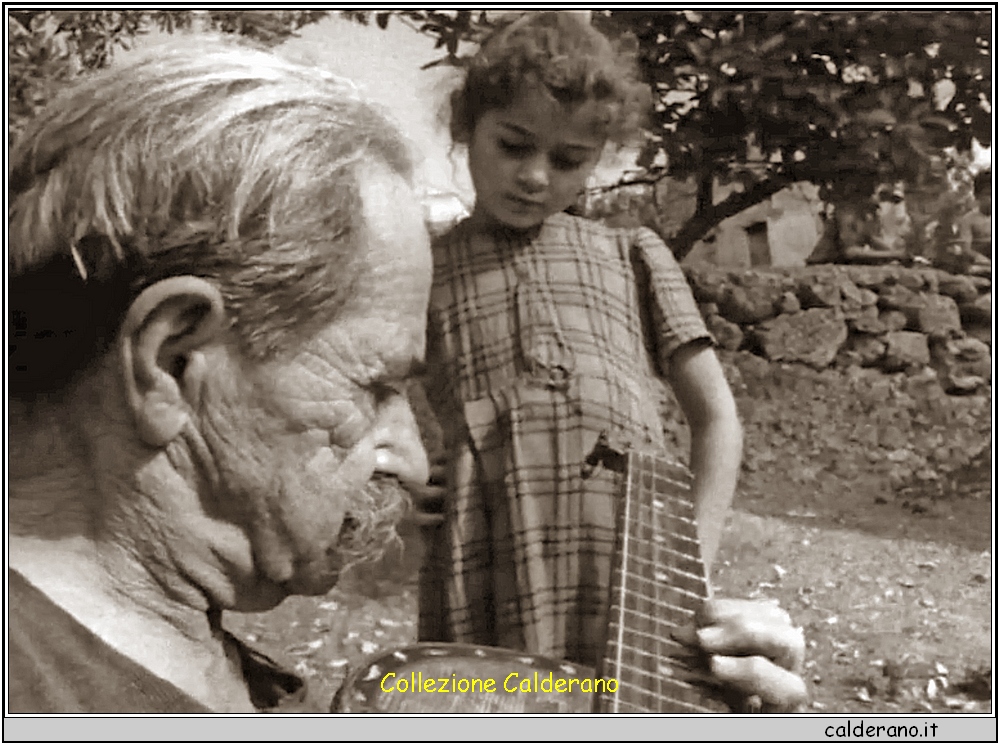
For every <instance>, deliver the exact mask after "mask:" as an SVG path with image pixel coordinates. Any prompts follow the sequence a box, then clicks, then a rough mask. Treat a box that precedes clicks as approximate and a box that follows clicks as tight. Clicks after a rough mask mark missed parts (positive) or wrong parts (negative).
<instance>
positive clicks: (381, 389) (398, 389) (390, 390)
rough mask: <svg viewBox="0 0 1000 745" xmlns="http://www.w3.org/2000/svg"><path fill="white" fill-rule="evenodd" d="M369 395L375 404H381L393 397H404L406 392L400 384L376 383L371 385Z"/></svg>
mask: <svg viewBox="0 0 1000 745" xmlns="http://www.w3.org/2000/svg"><path fill="white" fill-rule="evenodd" d="M370 390H371V394H372V397H373V398H374V399H375V403H376V404H382V403H385V402H386V401H388V400H389V399H390V398H392V397H393V396H405V395H406V391H405V389H404V387H403V386H402V385H401V384H393V383H384V382H378V383H373V384H372V385H371V388H370Z"/></svg>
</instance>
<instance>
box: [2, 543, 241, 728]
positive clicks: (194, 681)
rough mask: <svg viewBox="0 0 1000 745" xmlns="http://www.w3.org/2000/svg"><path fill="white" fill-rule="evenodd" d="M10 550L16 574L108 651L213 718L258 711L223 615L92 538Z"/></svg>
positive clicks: (14, 545) (17, 545) (19, 545)
mask: <svg viewBox="0 0 1000 745" xmlns="http://www.w3.org/2000/svg"><path fill="white" fill-rule="evenodd" d="M8 545H9V553H10V566H11V568H12V569H14V570H15V571H17V572H19V573H20V574H22V575H23V576H24V577H25V578H26V579H27V580H28V581H29V582H31V583H32V584H33V585H35V586H36V587H37V588H38V589H40V590H41V591H42V592H44V593H45V594H46V595H47V596H48V597H49V599H50V600H52V601H53V602H54V603H55V604H56V605H58V606H59V607H60V608H62V609H63V610H64V611H66V612H67V613H69V614H70V615H71V616H73V617H74V618H75V619H76V620H77V621H78V622H79V623H80V624H81V625H82V626H84V627H85V628H87V629H88V630H89V631H90V632H91V633H93V634H94V635H96V636H97V637H99V638H100V639H101V640H102V641H104V642H105V643H106V644H108V646H110V647H112V648H113V649H115V650H116V651H117V652H119V653H121V654H123V655H125V656H126V657H128V658H130V659H131V660H133V661H134V662H137V663H138V664H140V665H142V666H143V667H145V668H146V669H148V670H149V671H150V672H152V673H154V674H155V675H158V676H159V677H161V678H163V679H164V680H166V681H168V682H170V683H172V684H173V685H175V686H176V687H177V688H179V689H180V690H182V691H184V692H185V693H186V694H188V695H189V696H191V697H192V698H194V699H195V700H197V701H199V702H200V703H202V704H203V705H205V706H207V707H208V708H210V709H212V710H213V711H219V712H242V711H252V710H253V706H252V705H251V703H250V699H249V693H248V691H247V689H246V684H245V682H244V680H243V676H242V669H241V666H240V663H239V656H238V655H237V654H235V650H233V649H229V648H227V644H228V643H227V641H226V638H225V635H224V633H223V631H222V628H221V626H220V623H219V622H220V620H221V612H219V611H217V610H213V611H209V612H206V611H205V610H201V609H197V608H192V607H191V606H189V605H185V604H183V603H181V602H179V601H176V600H173V599H171V598H169V597H167V596H165V595H164V594H163V592H162V590H157V588H156V587H155V582H154V581H153V580H152V578H150V577H149V575H148V574H145V573H144V572H142V571H141V569H140V568H137V567H134V566H128V562H125V561H123V560H122V559H120V558H117V557H115V556H114V553H115V552H114V551H113V550H111V551H109V550H107V549H106V548H104V547H100V546H98V545H97V544H96V543H94V542H93V541H91V540H89V539H86V538H82V537H76V538H65V539H61V540H47V539H39V538H32V537H27V536H17V535H12V536H10V540H9V544H8ZM111 567H115V569H112V568H111ZM144 575H145V576H144ZM150 585H153V586H152V587H151V586H150ZM126 587H127V588H128V592H127V593H126V592H124V591H123V588H126ZM147 588H148V589H147Z"/></svg>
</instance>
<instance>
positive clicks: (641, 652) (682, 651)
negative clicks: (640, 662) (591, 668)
mask: <svg viewBox="0 0 1000 745" xmlns="http://www.w3.org/2000/svg"><path fill="white" fill-rule="evenodd" d="M628 635H629V636H632V637H644V638H646V639H653V638H654V637H653V636H652V635H651V634H646V633H643V632H641V631H631V630H630V631H629V632H628ZM662 641H663V644H664V646H669V647H671V648H672V651H673V652H674V657H673V661H674V662H677V663H678V664H680V665H682V666H683V667H688V665H687V662H686V660H692V661H694V660H697V658H698V653H697V652H694V651H692V650H691V649H689V648H688V647H685V646H684V645H683V644H681V643H680V642H677V641H674V640H672V639H663V640H662ZM623 643H624V642H623ZM625 646H626V648H627V649H629V650H630V651H632V652H634V654H633V655H632V656H633V657H645V658H650V659H655V658H656V654H655V653H654V652H650V651H649V649H648V646H649V645H648V643H646V646H641V647H640V646H631V645H629V644H628V643H625ZM622 667H623V668H627V667H628V665H623V666H622ZM660 667H665V668H667V669H669V668H670V665H668V664H665V663H664V664H662V665H661V664H657V668H660ZM650 669H652V668H650Z"/></svg>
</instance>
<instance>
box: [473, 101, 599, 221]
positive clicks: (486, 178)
mask: <svg viewBox="0 0 1000 745" xmlns="http://www.w3.org/2000/svg"><path fill="white" fill-rule="evenodd" d="M597 113H598V112H597V107H596V106H595V104H594V103H593V102H587V103H584V104H581V105H580V106H577V107H575V108H573V109H567V108H565V107H564V106H562V105H561V104H559V103H558V102H556V101H553V100H552V99H550V98H549V97H548V96H547V95H545V94H544V93H542V92H541V91H539V90H538V89H531V90H529V91H528V92H526V93H525V94H523V95H521V96H520V97H519V98H518V99H517V100H515V101H514V103H513V104H511V105H510V106H508V107H507V108H505V109H493V110H490V111H487V112H486V113H484V114H483V115H482V116H480V118H479V121H478V122H476V126H475V129H474V130H473V132H472V136H471V138H470V141H469V170H470V172H471V174H472V183H473V185H474V186H475V188H476V207H475V214H476V215H478V216H480V217H484V218H488V219H490V220H491V221H496V222H498V223H500V224H501V225H505V226H507V227H511V228H516V229H522V230H523V229H526V228H530V227H533V226H535V225H538V224H539V223H541V222H542V221H543V220H545V218H547V217H549V216H550V215H553V214H555V213H557V212H562V211H563V210H564V209H566V208H567V207H569V206H570V205H571V204H573V203H574V202H575V201H576V198H577V196H578V195H579V194H580V192H581V191H582V190H583V188H584V186H585V185H586V181H587V177H588V176H589V175H590V173H591V171H592V170H593V169H594V166H595V165H597V161H598V159H599V158H600V157H601V151H602V150H603V149H604V142H605V137H604V136H603V135H602V134H600V132H599V130H598V128H597V127H596V126H595V122H596V121H597Z"/></svg>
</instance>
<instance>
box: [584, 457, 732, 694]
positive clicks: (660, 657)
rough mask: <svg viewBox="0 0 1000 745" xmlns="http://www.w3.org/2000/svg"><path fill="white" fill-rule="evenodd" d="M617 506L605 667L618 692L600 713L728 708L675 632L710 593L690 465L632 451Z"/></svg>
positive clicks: (696, 659) (687, 620) (686, 622)
mask: <svg viewBox="0 0 1000 745" xmlns="http://www.w3.org/2000/svg"><path fill="white" fill-rule="evenodd" d="M624 470H625V478H624V479H623V491H624V494H623V495H622V498H621V501H620V503H619V510H618V517H617V521H618V525H617V530H616V535H617V544H616V552H615V558H614V560H613V562H612V566H613V567H616V568H615V570H614V573H613V575H612V577H611V588H612V591H611V592H612V597H611V605H610V612H609V628H608V643H607V648H606V651H605V656H604V660H603V664H602V668H601V675H602V676H603V677H605V678H615V679H617V680H618V690H617V691H615V692H614V693H611V692H608V693H603V694H600V696H599V698H598V700H597V701H596V710H597V711H599V712H622V713H628V712H659V713H685V712H688V713H699V712H725V711H728V710H729V709H728V707H726V705H725V704H724V703H722V702H721V701H720V700H719V699H718V698H716V697H715V696H713V694H712V691H711V690H710V689H708V688H707V687H706V686H705V685H704V684H703V683H701V682H699V680H698V679H697V677H696V676H697V675H698V673H699V672H700V670H701V666H702V660H701V659H700V658H698V657H697V656H696V655H694V654H693V653H692V651H691V650H690V649H688V648H687V647H685V646H683V645H682V644H680V643H679V642H677V641H675V640H674V638H673V636H672V633H673V632H674V631H675V630H676V629H678V628H679V627H682V626H688V625H690V624H691V623H692V621H693V618H694V614H695V611H696V610H697V609H698V607H699V606H700V605H701V603H702V601H703V600H704V599H705V598H707V597H708V581H707V579H706V576H705V567H704V564H703V563H702V560H701V550H700V546H699V544H698V532H697V525H696V523H695V511H694V504H693V503H692V501H691V496H690V492H691V476H690V473H689V472H688V470H687V469H686V468H685V467H684V466H682V465H680V464H678V463H673V462H671V461H668V460H666V459H664V458H661V457H658V456H655V455H650V454H646V453H639V452H635V451H630V452H628V453H627V455H626V460H625V469H624Z"/></svg>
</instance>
